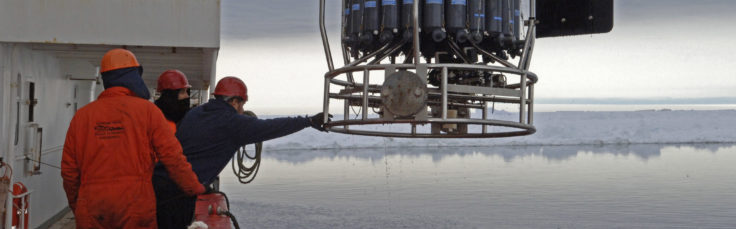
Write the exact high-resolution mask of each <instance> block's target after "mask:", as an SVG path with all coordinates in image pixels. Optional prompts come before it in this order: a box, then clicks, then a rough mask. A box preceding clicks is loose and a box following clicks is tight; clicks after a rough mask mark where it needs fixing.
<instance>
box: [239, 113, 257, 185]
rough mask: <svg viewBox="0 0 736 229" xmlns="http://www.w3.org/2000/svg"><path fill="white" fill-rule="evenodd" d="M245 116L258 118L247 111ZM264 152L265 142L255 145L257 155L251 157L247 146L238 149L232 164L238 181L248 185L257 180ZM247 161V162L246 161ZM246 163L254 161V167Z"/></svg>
mask: <svg viewBox="0 0 736 229" xmlns="http://www.w3.org/2000/svg"><path fill="white" fill-rule="evenodd" d="M244 115H247V116H251V117H254V118H257V116H256V114H255V113H253V112H252V111H245V113H244ZM262 150H263V142H259V143H256V144H255V155H253V156H251V155H250V154H248V151H247V150H246V149H245V146H241V147H240V149H238V151H237V152H235V157H234V158H233V162H232V168H233V173H235V176H236V177H238V181H239V182H240V183H241V184H247V183H250V182H251V181H253V179H255V178H256V174H257V173H258V168H260V167H261V151H262ZM246 159H247V160H246ZM244 160H245V161H251V160H252V161H253V165H251V166H248V165H247V164H245V163H243V162H244Z"/></svg>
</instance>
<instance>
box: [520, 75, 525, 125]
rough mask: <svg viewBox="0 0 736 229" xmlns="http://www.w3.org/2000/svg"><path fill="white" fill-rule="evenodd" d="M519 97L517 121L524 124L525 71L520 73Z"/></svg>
mask: <svg viewBox="0 0 736 229" xmlns="http://www.w3.org/2000/svg"><path fill="white" fill-rule="evenodd" d="M520 84H521V87H519V90H520V91H521V97H520V98H519V123H521V124H524V122H525V121H526V73H524V74H522V75H521V82H520Z"/></svg>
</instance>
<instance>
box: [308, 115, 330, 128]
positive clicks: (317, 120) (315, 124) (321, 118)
mask: <svg viewBox="0 0 736 229" xmlns="http://www.w3.org/2000/svg"><path fill="white" fill-rule="evenodd" d="M327 117H328V118H327V120H325V115H324V113H322V112H319V113H318V114H316V115H314V116H312V117H309V125H311V126H312V128H314V129H317V130H319V131H323V132H327V129H325V123H328V122H330V120H332V115H331V114H327Z"/></svg>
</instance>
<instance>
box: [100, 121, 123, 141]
mask: <svg viewBox="0 0 736 229" xmlns="http://www.w3.org/2000/svg"><path fill="white" fill-rule="evenodd" d="M124 131H125V127H123V123H122V122H120V121H112V122H97V124H96V125H95V136H96V137H97V138H99V139H113V138H120V136H121V135H123V132H124Z"/></svg>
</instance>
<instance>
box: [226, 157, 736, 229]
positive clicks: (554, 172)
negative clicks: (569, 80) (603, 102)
mask: <svg viewBox="0 0 736 229" xmlns="http://www.w3.org/2000/svg"><path fill="white" fill-rule="evenodd" d="M264 154H265V156H264V159H263V162H262V165H261V170H260V172H259V174H258V177H257V178H256V180H255V181H254V182H253V183H251V184H247V185H242V184H237V181H236V180H235V178H234V177H233V175H232V172H231V171H229V170H225V172H223V173H222V174H221V179H222V189H223V190H224V191H225V192H227V193H228V195H229V196H230V199H231V203H232V204H233V207H232V208H233V212H235V213H236V215H238V218H239V219H240V220H239V221H240V224H241V226H243V225H245V226H246V227H255V228H325V227H329V228H335V227H339V228H343V227H348V228H399V227H401V228H473V227H477V228H736V182H735V181H734V179H735V178H736V147H735V146H733V145H616V146H543V147H540V146H535V147H493V148H410V149H400V148H392V149H382V150H337V151H279V152H269V151H268V150H265V151H264Z"/></svg>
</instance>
